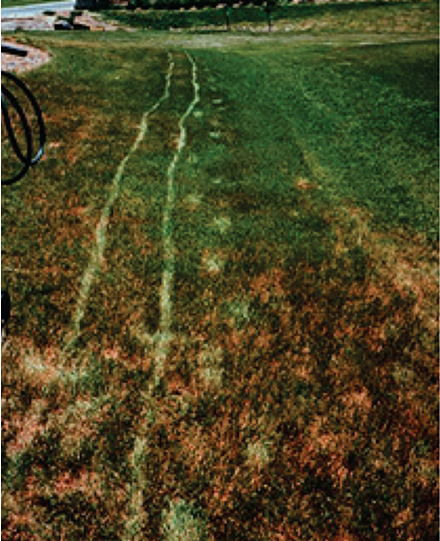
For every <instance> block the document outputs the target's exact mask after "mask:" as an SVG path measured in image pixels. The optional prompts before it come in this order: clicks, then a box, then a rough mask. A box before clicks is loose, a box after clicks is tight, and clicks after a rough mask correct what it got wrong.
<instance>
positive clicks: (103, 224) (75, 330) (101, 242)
mask: <svg viewBox="0 0 440 541" xmlns="http://www.w3.org/2000/svg"><path fill="white" fill-rule="evenodd" d="M173 69H174V61H173V56H172V54H171V53H168V70H167V74H166V77H165V89H164V92H163V94H162V96H161V97H160V98H159V99H158V100H157V102H156V103H155V104H154V105H153V106H152V107H151V108H150V109H148V111H145V113H144V114H143V115H142V118H141V122H140V126H139V131H138V135H137V137H136V140H135V142H134V143H133V145H132V147H131V148H130V149H129V151H128V153H127V155H126V156H125V158H124V159H123V160H122V161H121V163H120V164H119V166H118V169H117V171H116V174H115V176H114V178H113V182H112V185H111V188H110V193H109V196H108V198H107V202H106V204H105V206H104V208H103V209H102V211H101V218H100V220H99V222H98V225H97V226H96V244H95V247H94V249H93V251H92V254H91V257H90V262H89V265H88V267H87V269H86V270H85V272H84V275H83V277H82V280H81V287H80V290H79V295H78V302H77V305H76V310H75V313H74V316H73V318H72V324H71V327H72V331H71V333H70V336H69V339H68V341H67V342H66V345H65V348H64V349H65V350H69V349H71V348H72V346H73V345H74V344H75V342H76V341H77V339H78V338H79V336H80V334H81V321H82V319H83V317H84V314H85V311H86V308H87V302H88V299H89V296H90V290H91V288H92V285H93V281H94V278H95V275H96V273H97V271H98V270H99V268H100V266H101V264H102V260H103V257H104V250H105V243H106V233H107V226H108V223H109V219H110V213H111V210H112V208H113V205H114V204H115V202H116V200H117V198H118V196H119V193H120V189H121V180H122V176H123V174H124V170H125V166H126V165H127V162H128V160H129V159H130V158H131V156H132V155H133V154H134V153H135V152H136V151H137V149H138V148H139V145H140V144H141V142H142V140H143V139H144V137H145V135H146V134H147V132H148V120H149V117H150V116H151V115H152V114H153V113H154V112H155V111H156V110H157V109H158V108H159V107H160V105H161V104H162V102H163V101H165V100H166V99H168V98H169V96H170V86H171V77H172V74H173Z"/></svg>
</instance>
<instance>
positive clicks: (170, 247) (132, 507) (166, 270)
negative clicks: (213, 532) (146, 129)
mask: <svg viewBox="0 0 440 541" xmlns="http://www.w3.org/2000/svg"><path fill="white" fill-rule="evenodd" d="M185 54H186V57H187V59H188V62H189V63H190V64H191V83H192V87H193V99H192V101H191V102H190V104H189V105H188V107H187V109H186V111H185V112H184V113H183V115H182V116H181V117H180V120H179V128H180V135H179V139H178V142H177V150H176V152H175V154H174V156H173V159H172V161H171V163H170V165H169V167H168V169H167V174H166V178H167V192H166V201H165V205H164V210H163V215H162V243H163V259H164V262H163V272H162V282H161V287H160V292H159V299H160V303H159V309H160V319H159V328H158V331H157V333H156V335H155V336H154V341H155V351H154V361H155V367H154V378H153V379H152V381H151V382H150V385H149V386H148V388H147V389H146V392H145V394H144V412H143V413H142V415H141V422H140V426H139V428H138V430H137V433H136V436H135V440H134V446H133V452H132V454H131V458H130V465H131V471H132V474H131V475H132V479H131V482H130V483H129V485H128V486H127V500H128V501H127V519H126V522H125V528H124V530H125V531H124V535H123V538H122V539H123V541H141V540H142V539H144V537H143V528H144V526H145V524H146V522H147V520H148V517H147V514H146V511H145V509H144V499H143V490H144V488H145V486H146V484H147V482H148V480H147V479H146V477H145V474H144V462H145V460H146V456H147V455H148V428H149V425H150V422H151V421H150V420H151V419H152V418H153V417H154V414H153V410H154V403H153V397H154V391H155V387H156V385H157V384H158V383H159V382H160V378H161V377H162V376H163V371H164V367H165V361H166V359H167V357H168V355H169V349H170V343H171V339H172V322H173V300H172V294H173V285H174V274H175V259H176V257H175V252H176V246H175V241H174V238H173V211H174V204H175V200H176V186H175V174H176V169H177V165H178V163H179V160H180V157H181V155H182V152H183V150H184V148H185V147H186V141H187V128H186V121H187V119H188V117H189V116H190V115H191V113H192V112H193V110H194V108H195V106H196V105H197V103H198V102H199V101H200V85H199V82H198V71H197V65H196V63H195V61H194V60H193V58H192V57H191V56H190V55H189V54H188V53H185Z"/></svg>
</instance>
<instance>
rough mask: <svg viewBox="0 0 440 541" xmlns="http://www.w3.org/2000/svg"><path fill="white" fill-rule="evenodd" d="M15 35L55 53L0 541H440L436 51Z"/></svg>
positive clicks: (15, 202) (26, 272) (19, 324)
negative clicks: (168, 250)
mask: <svg viewBox="0 0 440 541" xmlns="http://www.w3.org/2000/svg"><path fill="white" fill-rule="evenodd" d="M18 37H19V38H20V40H22V41H26V42H29V43H32V44H34V45H36V46H41V47H45V48H47V49H49V50H50V51H51V52H52V54H53V60H52V62H51V63H49V64H47V65H45V66H44V67H42V68H40V69H39V70H36V71H34V72H31V73H27V74H26V76H25V78H26V81H27V82H28V83H29V85H30V86H31V88H32V89H33V90H34V91H35V93H36V94H37V96H38V97H39V99H40V101H41V105H42V108H43V110H44V111H45V115H46V119H47V128H48V140H49V144H48V148H47V155H46V159H45V161H43V162H42V163H41V164H40V165H39V166H38V167H37V168H36V169H35V170H34V171H33V172H32V174H30V175H29V176H28V177H27V178H26V179H24V180H23V181H22V182H20V183H19V184H17V185H16V186H14V187H12V188H9V189H6V188H5V189H3V193H2V198H3V201H2V205H3V206H2V287H4V286H7V287H8V288H9V290H10V293H11V296H12V300H13V316H12V321H11V326H10V336H9V338H8V341H7V342H6V344H4V345H3V348H2V361H3V370H2V385H3V411H2V422H3V434H2V436H3V446H2V461H3V464H2V466H3V468H2V475H3V484H2V496H3V498H2V500H3V506H2V518H3V535H4V537H5V539H35V540H38V541H39V540H46V539H51V540H58V539H59V540H61V539H69V540H72V541H73V540H77V539H90V540H103V539H111V540H124V541H125V540H127V539H130V540H135V539H151V540H159V539H161V540H168V539H173V540H174V539H182V540H184V539H185V540H186V539H191V540H196V539H198V540H202V539H203V540H214V539H231V540H234V541H235V540H249V541H250V540H258V541H263V540H264V541H267V540H276V539H300V540H304V541H306V540H307V541H308V540H310V539H317V540H326V541H327V540H334V541H336V540H342V539H344V540H356V541H357V540H359V541H360V540H364V539H380V538H381V537H382V539H385V540H402V541H404V540H407V539H411V538H414V539H415V538H417V539H424V540H426V541H431V540H433V539H435V536H436V535H437V524H438V506H437V489H438V470H437V465H438V456H437V449H438V362H437V361H438V355H437V347H436V343H437V342H436V335H437V329H438V306H437V298H438V280H437V271H436V269H437V252H438V241H437V236H436V231H437V230H438V218H437V212H438V208H437V207H438V195H437V194H438V184H437V183H438V157H437V151H438V148H437V147H438V131H437V130H438V123H437V120H436V119H437V115H438V87H437V83H436V81H437V80H438V42H437V40H432V41H427V40H414V41H412V42H408V41H405V42H399V39H396V38H395V37H394V38H390V37H389V36H375V35H370V36H369V37H368V39H366V38H365V37H364V36H353V35H349V36H346V37H341V36H333V37H329V36H327V35H325V36H323V37H317V38H316V39H315V40H313V41H312V40H310V39H307V37H306V38H305V39H298V38H297V36H296V35H289V34H288V35H284V34H282V35H281V34H274V35H273V36H267V35H266V36H255V37H252V36H249V35H247V34H242V33H233V32H231V33H229V34H219V33H213V34H210V35H208V36H207V35H206V34H200V35H197V34H194V33H183V34H182V35H178V36H176V35H171V34H166V33H159V32H157V33H143V32H135V33H130V34H129V33H124V32H116V33H105V34H94V35H91V34H84V35H81V36H78V34H77V33H75V34H63V35H59V34H42V33H41V34H32V35H30V34H19V35H18ZM413 38H414V36H413ZM365 41H368V42H373V43H370V44H366V43H364V42H365ZM169 52H171V53H172V58H173V62H174V70H173V73H172V77H171V85H170V92H169V96H168V98H167V99H164V100H163V101H162V102H161V103H160V105H159V106H158V107H157V109H156V110H154V112H152V114H151V116H150V117H149V124H148V131H147V133H146V135H145V139H144V140H143V141H142V143H141V144H140V145H139V147H138V149H137V150H136V152H135V153H134V154H133V155H132V156H131V157H130V159H129V161H128V162H127V164H126V168H125V171H124V175H123V177H122V183H121V188H120V192H119V194H118V197H117V199H116V200H115V201H114V205H113V207H112V210H111V213H110V219H109V223H108V228H107V231H106V245H105V252H104V258H103V261H102V264H101V266H100V268H99V270H98V272H97V273H96V275H95V276H94V281H93V284H92V287H91V289H90V295H89V297H88V300H87V304H86V310H85V313H84V317H83V319H81V322H80V333H79V336H78V337H77V338H78V339H77V340H76V342H75V343H74V345H73V347H72V348H71V349H70V350H69V351H66V350H65V349H64V348H65V345H66V342H67V341H68V339H69V337H70V336H71V332H72V319H73V317H74V314H75V309H76V305H77V301H78V295H79V291H80V289H81V280H82V277H83V275H84V272H85V269H86V268H87V267H88V265H89V263H90V258H91V253H93V250H94V249H95V248H94V247H95V245H96V239H95V236H96V227H97V224H98V222H99V220H100V219H101V212H102V209H103V208H104V206H105V205H106V203H108V194H109V193H110V192H111V190H112V183H113V181H114V178H115V174H116V171H117V169H118V166H119V165H120V163H121V160H123V159H124V157H126V156H127V153H128V151H129V149H130V148H131V147H132V145H133V143H134V141H135V139H136V135H137V133H138V129H139V124H140V120H141V117H142V114H143V113H144V112H145V111H147V110H151V108H152V107H153V105H154V104H155V103H157V100H158V99H159V98H160V96H163V95H164V94H163V93H164V88H165V76H166V74H167V70H168V69H169V56H168V53H169ZM186 52H187V53H189V54H190V55H191V58H192V59H193V60H194V62H195V64H196V66H197V81H198V84H199V85H200V101H199V102H198V103H197V104H196V106H195V109H194V111H193V112H192V114H191V115H190V116H189V117H188V119H187V122H186V124H185V127H186V129H187V134H186V135H187V138H186V143H185V145H184V147H183V148H182V152H181V154H180V157H179V160H178V162H177V167H176V170H175V179H174V181H175V189H176V192H175V195H176V197H175V200H174V201H173V206H172V210H173V212H172V220H171V224H172V229H171V234H172V239H173V242H174V246H175V260H174V274H173V278H174V280H173V286H174V287H173V290H172V296H171V300H172V316H173V324H172V331H173V335H174V336H173V338H172V340H171V342H170V343H169V350H168V351H167V354H166V358H165V363H164V367H163V369H162V370H159V355H158V351H159V350H158V347H157V336H156V337H155V333H157V331H158V326H159V324H160V322H161V316H162V310H163V308H162V307H161V304H160V291H161V281H162V279H163V277H164V269H165V268H167V267H166V265H167V263H166V262H164V246H163V236H164V231H163V221H162V220H163V212H164V208H165V206H166V200H167V195H168V186H167V170H168V167H169V165H170V163H171V161H172V159H173V157H174V156H175V155H176V152H177V149H178V146H177V145H178V140H179V135H180V132H179V120H181V119H182V115H184V113H185V111H186V110H187V108H188V105H189V104H190V103H191V101H192V100H193V99H194V86H193V84H192V82H191V77H192V73H191V64H190V62H189V60H188V57H187V56H186V54H185V53H186ZM168 225H169V224H168ZM168 233H169V230H168Z"/></svg>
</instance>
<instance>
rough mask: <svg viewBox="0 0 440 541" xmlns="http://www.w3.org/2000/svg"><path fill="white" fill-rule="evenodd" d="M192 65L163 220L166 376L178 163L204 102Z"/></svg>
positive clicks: (159, 362)
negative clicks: (191, 118) (194, 114)
mask: <svg viewBox="0 0 440 541" xmlns="http://www.w3.org/2000/svg"><path fill="white" fill-rule="evenodd" d="M185 54H186V57H187V59H188V61H189V63H190V64H191V83H192V87H193V99H192V101H191V103H190V104H189V105H188V107H187V109H186V111H185V112H184V113H183V115H182V116H181V118H180V120H179V128H180V135H179V140H178V143H177V151H176V153H175V154H174V157H173V160H172V161H171V164H170V165H169V167H168V170H167V198H166V202H165V207H164V212H163V218H162V242H163V251H164V267H163V273H162V283H161V287H160V293H159V298H160V306H159V308H160V320H159V330H158V333H157V334H156V351H155V360H156V375H161V374H162V373H163V368H164V363H165V360H166V358H167V356H168V353H169V349H170V342H171V339H172V332H171V328H172V320H173V301H172V294H173V285H174V273H175V264H176V255H175V253H176V246H175V242H174V238H173V219H172V214H173V209H174V203H175V200H176V188H175V173H176V168H177V164H178V162H179V160H180V157H181V154H182V151H183V149H184V148H185V146H186V140H187V128H186V121H187V119H188V117H189V116H190V115H191V114H192V112H193V110H194V108H195V106H196V105H197V103H198V102H199V101H200V84H199V82H198V70H197V64H196V63H195V61H194V59H193V58H192V57H191V56H190V55H189V54H188V53H185Z"/></svg>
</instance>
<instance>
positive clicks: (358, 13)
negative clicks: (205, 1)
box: [103, 2, 438, 33]
mask: <svg viewBox="0 0 440 541" xmlns="http://www.w3.org/2000/svg"><path fill="white" fill-rule="evenodd" d="M103 13H104V15H105V16H106V17H109V18H111V19H115V20H117V21H119V22H121V23H123V24H126V25H129V26H133V27H137V28H144V29H146V28H148V29H150V30H169V29H173V28H175V29H177V28H182V29H191V28H194V29H199V30H200V29H201V28H211V29H214V28H219V29H220V28H223V29H226V27H227V19H226V12H225V9H224V8H221V7H220V8H205V9H201V10H183V11H181V10H165V9H163V10H162V9H161V10H154V9H151V10H148V11H136V12H135V13H133V12H124V11H119V10H118V11H116V10H107V11H104V12H103ZM228 18H229V21H230V24H231V25H232V27H233V28H235V29H237V28H244V29H247V30H252V29H258V28H259V27H261V26H265V27H266V26H267V15H266V12H265V11H264V9H263V8H262V7H258V6H246V5H244V6H234V7H232V8H230V9H228ZM270 19H271V22H272V23H273V25H274V26H273V29H274V30H289V31H292V30H293V31H296V32H300V33H303V32H311V33H315V32H324V33H325V32H337V33H341V32H342V33H344V32H348V33H352V32H357V33H365V32H366V33H368V32H374V33H377V32H379V33H380V32H386V33H389V32H407V31H409V32H436V31H438V3H437V2H421V3H415V2H411V3H409V2H328V3H325V4H299V5H292V4H281V3H280V5H278V6H275V7H273V8H272V10H271V12H270Z"/></svg>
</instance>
